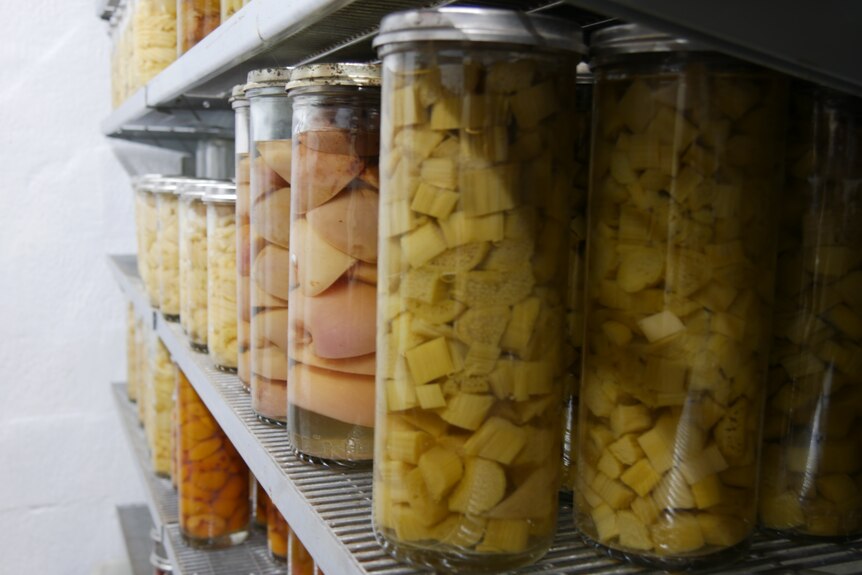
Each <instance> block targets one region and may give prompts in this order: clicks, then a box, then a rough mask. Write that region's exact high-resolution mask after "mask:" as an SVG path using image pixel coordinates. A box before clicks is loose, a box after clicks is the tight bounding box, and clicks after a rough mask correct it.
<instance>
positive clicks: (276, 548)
mask: <svg viewBox="0 0 862 575" xmlns="http://www.w3.org/2000/svg"><path fill="white" fill-rule="evenodd" d="M266 510H267V517H266V546H267V548H268V549H269V554H270V555H272V558H273V559H275V560H276V561H281V562H285V561H287V539H288V531H289V530H290V529H289V528H288V526H287V521H285V519H284V516H283V515H282V514H281V512H280V511H279V510H278V507H276V506H275V503H273V502H272V501H271V500H270V499H269V498H267V507H266ZM288 573H290V574H291V575H293V571H292V570H290V569H288Z"/></svg>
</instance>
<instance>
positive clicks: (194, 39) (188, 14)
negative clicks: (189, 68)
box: [177, 0, 227, 56]
mask: <svg viewBox="0 0 862 575" xmlns="http://www.w3.org/2000/svg"><path fill="white" fill-rule="evenodd" d="M226 1H227V0H226ZM219 24H221V1H220V0H178V1H177V34H178V36H177V51H178V54H179V55H180V56H182V55H183V54H185V53H186V52H188V51H189V50H191V48H192V47H193V46H194V45H195V44H197V43H198V42H200V41H201V40H203V39H204V38H206V37H207V35H208V34H209V33H210V32H212V31H213V30H215V29H216V28H218V26H219Z"/></svg>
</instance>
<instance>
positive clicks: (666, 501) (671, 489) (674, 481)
mask: <svg viewBox="0 0 862 575" xmlns="http://www.w3.org/2000/svg"><path fill="white" fill-rule="evenodd" d="M653 499H654V500H655V503H656V505H657V506H658V507H659V509H694V508H695V507H697V505H696V504H695V501H694V494H692V492H691V488H690V487H689V486H688V483H687V482H686V481H685V478H684V477H683V476H682V474H681V473H679V472H678V471H677V470H675V469H671V470H670V471H668V472H667V473H665V474H664V476H663V477H662V479H661V481H659V483H658V485H656V486H655V488H654V490H653ZM656 543H658V542H656Z"/></svg>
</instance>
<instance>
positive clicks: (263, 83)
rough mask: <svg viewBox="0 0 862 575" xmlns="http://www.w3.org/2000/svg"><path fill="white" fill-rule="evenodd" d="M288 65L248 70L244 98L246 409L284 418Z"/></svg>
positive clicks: (274, 420)
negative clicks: (247, 129) (247, 141)
mask: <svg viewBox="0 0 862 575" xmlns="http://www.w3.org/2000/svg"><path fill="white" fill-rule="evenodd" d="M289 80H290V69H289V68H266V69H263V70H254V71H252V72H250V73H249V75H248V84H246V97H247V98H248V101H249V112H250V120H249V121H250V125H251V146H250V161H251V185H250V192H249V209H250V227H249V244H250V248H249V249H250V254H251V256H250V266H251V276H250V278H251V281H250V290H251V294H250V295H251V297H250V302H251V352H250V355H251V407H252V409H254V411H255V413H256V414H257V415H258V417H260V418H261V419H262V420H264V421H267V422H269V423H276V424H282V425H283V424H284V423H285V422H286V421H287V302H288V298H289V297H290V252H289V251H288V250H289V246H290V166H291V163H290V156H291V151H292V149H291V140H290V133H291V132H290V131H291V105H290V100H288V98H287V94H286V93H285V91H284V89H285V86H286V85H287V82H288V81H289Z"/></svg>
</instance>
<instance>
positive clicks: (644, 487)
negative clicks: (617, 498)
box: [620, 459, 661, 497]
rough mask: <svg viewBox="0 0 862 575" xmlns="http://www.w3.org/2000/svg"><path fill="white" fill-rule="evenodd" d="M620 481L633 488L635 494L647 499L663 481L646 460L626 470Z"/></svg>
mask: <svg viewBox="0 0 862 575" xmlns="http://www.w3.org/2000/svg"><path fill="white" fill-rule="evenodd" d="M620 479H621V480H622V482H623V483H625V484H626V485H628V486H629V487H631V488H632V489H633V490H634V492H635V493H637V494H638V495H640V496H641V497H645V496H646V495H648V494H649V492H650V491H652V489H653V487H655V486H656V484H657V483H658V482H659V480H660V479H661V476H660V475H659V474H658V473H656V472H655V469H653V467H652V465H650V463H649V461H647V460H646V459H641V460H640V461H638V462H637V463H635V464H634V465H632V466H631V467H629V468H628V469H626V470H625V471H624V472H623V474H622V475H620Z"/></svg>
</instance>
